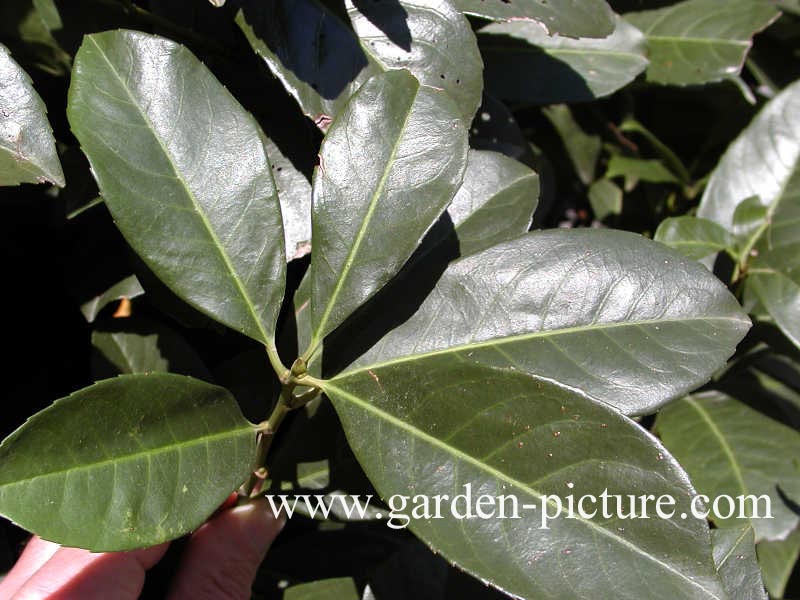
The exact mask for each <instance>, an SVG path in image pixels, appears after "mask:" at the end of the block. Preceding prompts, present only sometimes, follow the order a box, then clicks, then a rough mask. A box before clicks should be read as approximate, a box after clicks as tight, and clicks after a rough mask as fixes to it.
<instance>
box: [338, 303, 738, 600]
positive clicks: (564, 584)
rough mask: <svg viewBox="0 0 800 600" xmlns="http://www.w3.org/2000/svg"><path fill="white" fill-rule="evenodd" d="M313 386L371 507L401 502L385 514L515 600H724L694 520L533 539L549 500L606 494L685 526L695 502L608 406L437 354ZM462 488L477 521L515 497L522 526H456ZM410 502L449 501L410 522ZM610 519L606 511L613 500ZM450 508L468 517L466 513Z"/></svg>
mask: <svg viewBox="0 0 800 600" xmlns="http://www.w3.org/2000/svg"><path fill="white" fill-rule="evenodd" d="M455 310H458V309H457V308H455V309H454V311H455ZM323 388H324V390H325V393H326V394H328V396H329V397H330V399H331V400H332V401H333V403H334V406H335V407H336V410H337V412H338V414H339V417H340V418H341V420H342V425H343V427H344V429H345V433H346V434H347V438H348V441H349V443H350V445H351V447H352V448H353V451H354V452H355V454H356V456H357V458H358V459H359V462H360V463H361V465H362V466H363V467H364V470H365V472H366V473H367V475H368V476H369V478H370V480H371V481H372V482H373V484H374V485H375V487H376V488H377V490H378V492H380V494H381V496H382V497H383V498H390V497H391V496H394V495H396V494H400V495H404V496H406V502H407V505H406V506H405V507H402V508H401V507H400V503H399V501H398V500H397V499H395V500H394V501H392V500H391V499H390V500H389V502H394V504H393V505H392V506H393V508H395V509H396V511H397V512H400V513H402V514H406V515H408V516H410V517H416V518H411V520H410V523H409V527H410V528H411V530H412V531H413V532H414V533H415V534H417V535H418V536H419V537H421V538H422V539H423V540H424V541H425V542H426V543H427V544H428V545H430V546H431V547H432V548H433V549H434V551H436V552H440V553H441V554H442V555H443V556H444V557H445V558H447V559H448V560H450V561H453V562H454V563H456V564H457V565H458V566H459V568H461V569H463V570H465V571H467V572H469V573H471V574H473V575H475V576H476V577H479V578H480V579H481V580H483V581H484V582H486V583H489V584H491V585H493V586H495V587H497V588H499V589H501V590H503V591H505V592H506V593H509V594H511V595H514V596H519V597H524V598H539V597H552V598H590V597H596V595H597V590H598V589H605V590H609V589H615V590H625V594H626V595H628V596H629V597H632V598H634V597H635V598H639V597H647V598H722V597H723V594H722V590H721V588H720V584H719V582H718V580H717V578H716V574H715V572H714V567H713V563H712V561H711V551H710V539H709V533H708V526H707V524H706V523H705V522H704V521H703V520H698V519H693V518H690V519H678V518H675V519H665V520H661V519H657V518H656V519H652V518H651V519H632V520H624V521H621V520H619V519H617V518H610V519H606V518H600V513H598V514H597V515H595V516H596V517H597V518H584V517H580V516H579V515H577V514H574V515H573V518H568V517H567V515H566V514H565V513H564V512H562V513H561V514H560V516H559V517H558V518H556V519H553V520H552V521H550V522H549V523H546V524H547V528H542V525H541V522H542V515H543V509H544V508H546V509H547V510H548V514H550V515H553V516H555V515H556V514H558V511H557V506H556V505H555V500H552V499H551V500H549V501H548V500H545V499H544V496H545V495H547V496H553V495H557V496H558V497H559V498H566V496H567V495H569V494H575V497H580V496H584V495H587V494H591V495H594V496H595V497H599V495H600V494H601V493H602V492H603V490H604V489H605V490H607V493H608V494H611V495H614V494H620V495H627V494H634V495H641V494H655V495H656V496H659V495H662V494H670V495H671V496H673V497H674V498H675V499H676V502H677V504H676V507H675V508H676V510H677V514H680V513H681V512H685V513H687V514H689V511H688V510H687V508H688V506H689V501H690V497H691V496H693V495H694V492H693V490H692V489H691V486H690V484H689V482H688V479H687V478H686V476H685V474H684V473H683V471H682V470H681V469H680V467H679V466H678V464H677V463H676V462H675V461H674V459H672V457H670V456H669V455H668V454H667V453H666V451H665V450H664V449H663V447H661V445H660V444H659V443H658V442H657V441H656V440H655V439H654V438H652V436H650V435H649V434H648V433H647V432H645V431H644V430H642V429H641V428H639V427H638V426H637V425H636V424H635V423H633V422H631V421H629V420H628V419H626V418H625V417H622V416H621V415H619V414H618V413H616V412H615V411H613V410H611V409H610V408H609V407H607V406H605V405H602V404H600V403H596V402H593V401H590V400H589V399H587V398H584V397H582V396H580V395H579V394H575V393H573V392H570V391H569V390H566V389H565V388H563V387H561V386H559V385H555V384H553V383H550V382H547V381H542V380H539V381H537V380H534V379H531V378H530V377H526V376H524V375H522V374H520V373H514V372H512V371H510V370H508V369H493V368H488V367H484V366H481V365H477V364H474V363H471V362H468V360H460V359H459V358H457V357H455V356H452V355H447V354H436V355H431V356H428V357H426V358H424V359H420V360H419V361H417V362H416V363H415V364H413V365H412V364H403V363H395V364H386V365H382V366H376V367H374V368H372V369H370V370H359V371H356V372H350V373H343V374H341V375H339V376H337V377H335V378H334V379H332V380H330V381H326V382H323ZM376 448H381V451H380V452H376V451H375V449H376ZM466 485H469V486H470V487H469V488H465V487H464V486H466ZM467 490H470V492H471V494H472V501H467V502H466V504H467V505H472V509H471V510H472V514H473V515H476V514H477V513H476V509H475V503H476V501H477V497H478V496H480V495H482V494H488V495H489V496H492V497H494V498H497V497H499V496H506V497H507V496H514V497H515V498H516V502H517V506H518V508H519V512H518V517H519V518H513V519H512V518H508V517H509V516H510V515H513V514H514V513H512V512H511V511H512V502H513V501H510V500H496V502H497V504H498V505H499V504H500V503H501V502H502V503H503V504H504V505H505V506H506V508H505V510H506V511H507V512H506V513H505V514H506V517H507V518H505V519H504V518H498V517H499V513H498V512H495V514H494V516H493V517H492V518H488V519H482V518H471V519H470V518H467V519H458V520H457V519H456V518H455V517H454V516H453V515H451V514H450V513H449V506H450V505H449V502H450V500H451V499H453V498H454V496H455V495H457V494H466V493H467ZM417 494H422V495H425V496H428V497H433V496H435V495H438V494H444V495H446V498H445V504H444V505H443V509H442V512H443V518H440V519H437V518H432V513H431V512H429V513H428V516H427V517H426V516H424V515H423V514H421V513H420V512H416V513H415V512H414V511H413V510H412V508H413V505H414V504H415V503H417V502H419V496H417V499H416V500H413V501H411V498H412V497H413V496H415V495H417ZM566 502H567V500H566V499H565V500H564V508H566ZM498 505H495V506H494V509H495V511H499V510H500V508H499V506H498ZM524 505H531V506H534V507H535V508H533V509H523V508H522V506H524ZM431 506H432V504H431ZM598 506H599V505H598ZM609 507H610V512H612V513H616V508H617V507H616V505H615V502H614V500H613V499H612V500H610V501H609ZM485 508H486V507H485V506H484V509H485ZM595 508H596V507H595ZM652 509H653V507H652V506H651V507H650V510H651V513H652ZM458 510H459V511H461V513H462V514H464V512H463V511H464V510H465V508H464V504H463V503H462V504H460V508H458ZM587 510H592V507H589V508H588V509H587ZM484 514H486V513H484ZM394 523H395V524H402V521H400V522H399V523H398V521H394Z"/></svg>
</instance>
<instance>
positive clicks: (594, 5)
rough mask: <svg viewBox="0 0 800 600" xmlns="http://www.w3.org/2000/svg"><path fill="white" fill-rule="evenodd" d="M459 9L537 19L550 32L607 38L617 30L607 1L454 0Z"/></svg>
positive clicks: (489, 16) (507, 17)
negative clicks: (511, 0)
mask: <svg viewBox="0 0 800 600" xmlns="http://www.w3.org/2000/svg"><path fill="white" fill-rule="evenodd" d="M454 3H455V5H456V8H458V9H459V10H460V11H462V12H465V13H467V14H470V15H475V16H478V17H483V18H485V19H491V20H492V21H511V20H521V19H525V20H532V21H538V22H539V23H541V24H542V25H543V26H544V27H546V28H547V31H548V33H549V34H550V35H554V34H559V35H562V36H565V37H572V38H578V37H585V38H604V37H607V36H609V35H610V34H611V32H612V31H614V13H613V12H612V11H611V8H610V7H609V6H608V4H607V3H606V2H605V0H578V1H576V0H514V1H513V2H509V1H508V0H454Z"/></svg>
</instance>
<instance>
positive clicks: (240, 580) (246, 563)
mask: <svg viewBox="0 0 800 600" xmlns="http://www.w3.org/2000/svg"><path fill="white" fill-rule="evenodd" d="M283 525H284V520H283V519H277V518H276V517H275V515H273V514H272V511H271V510H270V508H269V505H268V504H267V502H266V500H264V499H263V498H260V499H258V500H256V501H254V502H251V503H248V504H246V505H244V506H237V507H236V508H231V509H229V510H225V511H223V512H221V513H220V514H218V515H217V516H215V517H214V518H212V519H211V520H210V521H208V522H207V523H205V524H204V525H203V526H202V527H200V529H198V530H197V531H196V532H195V533H194V534H193V535H192V537H191V539H190V540H189V544H188V545H187V547H186V550H185V551H184V554H183V558H182V559H181V565H180V569H179V570H178V573H177V575H176V576H175V579H174V580H173V583H172V589H171V590H170V595H169V599H170V600H189V599H191V600H206V599H207V600H212V599H213V600H247V599H249V598H250V594H251V591H250V588H251V587H252V585H253V580H254V579H255V576H256V571H257V570H258V566H259V565H260V564H261V561H262V560H264V556H265V555H266V553H267V550H268V549H269V547H270V545H271V544H272V541H273V540H274V539H275V537H276V536H277V535H278V533H279V532H280V530H281V529H282V528H283Z"/></svg>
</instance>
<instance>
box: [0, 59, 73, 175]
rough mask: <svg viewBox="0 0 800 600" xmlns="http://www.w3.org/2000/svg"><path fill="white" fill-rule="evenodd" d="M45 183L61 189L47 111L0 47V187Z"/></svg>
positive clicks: (27, 81)
mask: <svg viewBox="0 0 800 600" xmlns="http://www.w3.org/2000/svg"><path fill="white" fill-rule="evenodd" d="M46 181H49V182H50V183H53V184H55V185H58V186H60V187H64V173H63V171H62V170H61V163H60V162H59V160H58V153H57V152H56V141H55V139H53V130H52V129H51V128H50V123H48V121H47V108H46V107H45V105H44V102H42V99H41V98H40V97H39V95H38V94H37V93H36V90H34V89H33V84H32V83H31V80H30V77H28V74H27V73H25V71H23V70H22V68H21V67H20V66H19V65H18V64H17V63H16V62H14V60H13V59H12V58H11V53H10V52H9V51H8V49H7V48H6V47H5V46H3V45H2V44H0V186H4V185H18V184H20V183H44V182H46Z"/></svg>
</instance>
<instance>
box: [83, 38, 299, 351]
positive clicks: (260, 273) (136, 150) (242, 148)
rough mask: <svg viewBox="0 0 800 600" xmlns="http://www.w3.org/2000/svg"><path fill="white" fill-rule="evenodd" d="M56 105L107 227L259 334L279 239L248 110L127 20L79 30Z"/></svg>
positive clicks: (274, 298)
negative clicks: (63, 96) (104, 28)
mask: <svg viewBox="0 0 800 600" xmlns="http://www.w3.org/2000/svg"><path fill="white" fill-rule="evenodd" d="M68 116H69V119H70V124H71V126H72V130H73V132H74V133H75V135H76V137H77V138H78V139H79V140H80V142H81V147H82V148H83V151H84V152H85V153H86V155H87V156H88V157H89V161H90V163H91V164H92V168H93V172H94V175H95V177H96V179H97V182H98V185H99V187H100V192H101V194H102V196H103V198H104V199H105V201H106V205H107V206H108V208H109V210H110V211H111V214H112V215H113V217H114V219H115V221H116V224H117V226H118V227H119V229H120V230H121V231H122V233H123V235H124V236H125V238H126V239H127V241H128V243H130V245H131V246H132V247H133V248H134V250H136V252H137V253H138V254H139V255H140V256H141V257H142V258H143V259H144V260H145V262H146V263H147V264H148V265H149V266H150V268H151V269H152V270H153V271H154V272H155V273H156V275H158V277H159V279H161V281H163V282H164V283H165V284H166V285H168V286H169V287H170V288H171V289H172V290H173V291H174V292H175V293H177V294H178V295H179V296H180V297H181V298H183V299H184V300H185V301H187V302H188V303H189V304H192V305H193V306H195V307H197V308H198V309H200V310H201V311H203V312H204V313H206V314H208V315H209V316H210V317H212V318H214V319H216V320H218V321H220V322H221V323H223V324H225V325H227V326H229V327H231V328H233V329H236V330H237V331H240V332H242V333H244V334H245V335H248V336H250V337H252V338H254V339H256V340H258V341H260V342H262V343H265V344H271V343H272V339H273V337H274V328H275V320H276V318H277V314H278V310H279V308H280V304H281V300H282V297H283V289H284V271H285V257H284V249H283V245H284V240H283V229H282V225H281V211H280V206H279V203H278V197H277V194H276V191H275V184H274V183H273V180H272V176H271V175H270V166H269V162H268V159H267V155H266V152H265V150H264V145H263V143H262V138H263V134H262V133H261V131H260V129H259V127H258V125H257V124H256V122H255V120H254V119H253V118H252V116H251V115H250V114H248V113H247V112H246V111H245V110H244V109H243V108H242V107H241V106H240V105H239V104H238V103H237V102H236V100H235V99H234V98H233V96H231V95H230V93H229V92H228V91H227V90H226V89H225V88H224V87H223V86H222V85H221V84H220V83H219V82H218V81H217V80H216V79H215V78H214V76H213V75H212V74H211V72H210V71H209V70H208V69H207V68H206V67H205V66H204V65H203V64H202V63H201V62H200V61H199V60H197V58H195V57H194V56H193V55H192V54H191V53H190V52H189V51H188V50H187V49H186V48H184V47H183V46H180V45H178V44H176V43H174V42H171V41H169V40H166V39H164V38H159V37H157V36H151V35H147V34H144V33H140V32H133V31H111V32H106V33H99V34H93V35H89V36H86V38H85V41H84V43H83V45H82V46H81V49H80V50H79V51H78V54H77V55H76V58H75V69H74V71H73V75H72V83H71V85H70V93H69V107H68Z"/></svg>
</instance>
